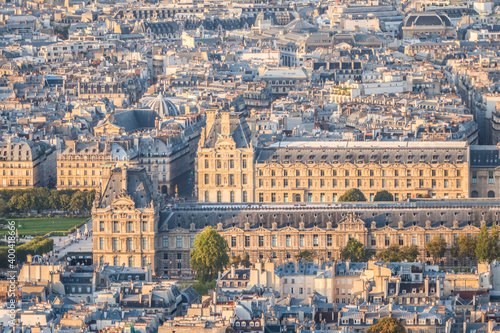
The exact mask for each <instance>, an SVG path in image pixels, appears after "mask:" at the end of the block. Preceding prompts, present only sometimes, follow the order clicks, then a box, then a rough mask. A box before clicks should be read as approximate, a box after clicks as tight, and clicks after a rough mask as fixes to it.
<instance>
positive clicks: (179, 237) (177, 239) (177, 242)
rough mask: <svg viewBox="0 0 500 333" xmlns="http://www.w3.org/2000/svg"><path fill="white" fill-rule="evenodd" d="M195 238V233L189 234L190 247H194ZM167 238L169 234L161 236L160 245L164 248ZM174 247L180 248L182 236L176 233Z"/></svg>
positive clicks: (166, 244) (166, 245) (166, 246)
mask: <svg viewBox="0 0 500 333" xmlns="http://www.w3.org/2000/svg"><path fill="white" fill-rule="evenodd" d="M195 238H196V236H195V235H191V236H189V247H191V248H192V247H194V240H195ZM168 239H169V236H163V239H162V245H163V247H164V248H168ZM175 247H176V248H182V236H180V235H178V236H176V237H175Z"/></svg>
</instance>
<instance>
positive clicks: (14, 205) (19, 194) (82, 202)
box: [0, 187, 95, 215]
mask: <svg viewBox="0 0 500 333" xmlns="http://www.w3.org/2000/svg"><path fill="white" fill-rule="evenodd" d="M94 197H95V191H93V190H92V191H86V192H82V191H78V190H51V189H48V188H43V187H40V188H30V189H19V190H1V191H0V215H3V214H6V213H14V214H16V213H24V212H29V211H31V210H37V211H40V210H62V211H73V212H75V211H79V212H81V211H89V210H90V209H92V203H93V202H94Z"/></svg>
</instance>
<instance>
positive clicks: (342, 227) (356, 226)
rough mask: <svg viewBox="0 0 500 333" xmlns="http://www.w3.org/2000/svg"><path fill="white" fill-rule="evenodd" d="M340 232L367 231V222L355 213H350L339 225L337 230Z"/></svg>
mask: <svg viewBox="0 0 500 333" xmlns="http://www.w3.org/2000/svg"><path fill="white" fill-rule="evenodd" d="M337 230H339V231H364V230H366V227H365V222H364V221H363V220H362V219H360V218H359V217H357V216H356V215H355V214H354V213H350V214H348V215H347V217H346V218H345V219H344V220H343V221H341V222H340V223H339V226H338V228H337Z"/></svg>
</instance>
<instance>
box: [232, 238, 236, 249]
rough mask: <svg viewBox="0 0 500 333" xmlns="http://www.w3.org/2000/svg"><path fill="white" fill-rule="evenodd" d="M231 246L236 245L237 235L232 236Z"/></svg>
mask: <svg viewBox="0 0 500 333" xmlns="http://www.w3.org/2000/svg"><path fill="white" fill-rule="evenodd" d="M231 247H236V236H231Z"/></svg>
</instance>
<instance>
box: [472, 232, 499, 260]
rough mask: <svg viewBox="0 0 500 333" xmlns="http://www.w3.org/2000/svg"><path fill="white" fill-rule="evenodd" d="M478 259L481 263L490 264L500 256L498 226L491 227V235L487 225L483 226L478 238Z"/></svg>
mask: <svg viewBox="0 0 500 333" xmlns="http://www.w3.org/2000/svg"><path fill="white" fill-rule="evenodd" d="M475 253H476V258H477V260H478V261H480V262H490V261H493V260H494V259H497V258H498V257H499V255H500V249H499V246H498V228H497V226H496V224H493V226H492V227H491V235H490V233H489V232H488V228H487V227H486V225H484V224H483V225H482V226H481V230H480V231H479V235H477V238H476V251H475Z"/></svg>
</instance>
